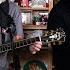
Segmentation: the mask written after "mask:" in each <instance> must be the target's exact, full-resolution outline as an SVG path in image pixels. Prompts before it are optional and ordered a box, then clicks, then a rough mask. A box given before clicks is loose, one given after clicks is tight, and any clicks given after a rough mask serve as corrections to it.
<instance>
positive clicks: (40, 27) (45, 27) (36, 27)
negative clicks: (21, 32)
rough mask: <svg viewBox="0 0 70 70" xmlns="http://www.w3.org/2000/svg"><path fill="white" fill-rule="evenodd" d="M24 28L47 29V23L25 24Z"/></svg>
mask: <svg viewBox="0 0 70 70" xmlns="http://www.w3.org/2000/svg"><path fill="white" fill-rule="evenodd" d="M23 29H47V25H31V24H30V25H23Z"/></svg>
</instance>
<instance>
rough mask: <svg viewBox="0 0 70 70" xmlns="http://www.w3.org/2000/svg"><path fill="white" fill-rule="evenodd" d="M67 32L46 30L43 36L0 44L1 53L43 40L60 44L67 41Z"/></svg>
mask: <svg viewBox="0 0 70 70" xmlns="http://www.w3.org/2000/svg"><path fill="white" fill-rule="evenodd" d="M65 37H66V35H65V32H64V31H63V30H62V29H57V30H50V31H46V32H45V33H44V34H43V36H38V37H34V38H28V39H24V40H20V41H16V42H11V43H7V44H0V53H3V52H8V51H10V50H14V49H17V48H22V47H26V46H29V45H31V44H33V43H34V42H36V41H42V43H43V44H44V45H47V46H48V44H49V43H51V44H52V43H53V45H56V44H58V45H60V44H62V43H64V42H65Z"/></svg>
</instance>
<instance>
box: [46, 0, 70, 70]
mask: <svg viewBox="0 0 70 70" xmlns="http://www.w3.org/2000/svg"><path fill="white" fill-rule="evenodd" d="M47 25H48V26H47V27H48V28H47V30H51V29H52V30H56V29H59V28H62V29H63V30H64V32H65V34H66V38H65V42H64V43H63V44H62V45H56V47H54V46H53V59H54V65H55V70H69V69H70V66H69V63H70V56H69V55H70V0H60V1H59V2H58V3H57V4H56V5H55V6H54V7H53V8H52V10H51V11H50V13H49V18H48V23H47Z"/></svg>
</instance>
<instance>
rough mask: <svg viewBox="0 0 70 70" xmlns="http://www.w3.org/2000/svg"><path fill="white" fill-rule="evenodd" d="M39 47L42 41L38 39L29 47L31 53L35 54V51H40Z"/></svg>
mask: <svg viewBox="0 0 70 70" xmlns="http://www.w3.org/2000/svg"><path fill="white" fill-rule="evenodd" d="M41 48H42V42H40V41H37V42H35V43H34V44H32V45H31V46H30V47H29V49H30V51H31V53H32V54H35V53H36V52H38V51H40V49H41Z"/></svg>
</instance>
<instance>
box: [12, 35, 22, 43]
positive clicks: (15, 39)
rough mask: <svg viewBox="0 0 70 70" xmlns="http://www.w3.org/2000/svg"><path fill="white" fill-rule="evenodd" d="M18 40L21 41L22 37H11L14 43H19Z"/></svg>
mask: <svg viewBox="0 0 70 70" xmlns="http://www.w3.org/2000/svg"><path fill="white" fill-rule="evenodd" d="M19 40H23V36H20V35H16V36H14V37H13V41H14V42H16V41H19Z"/></svg>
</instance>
